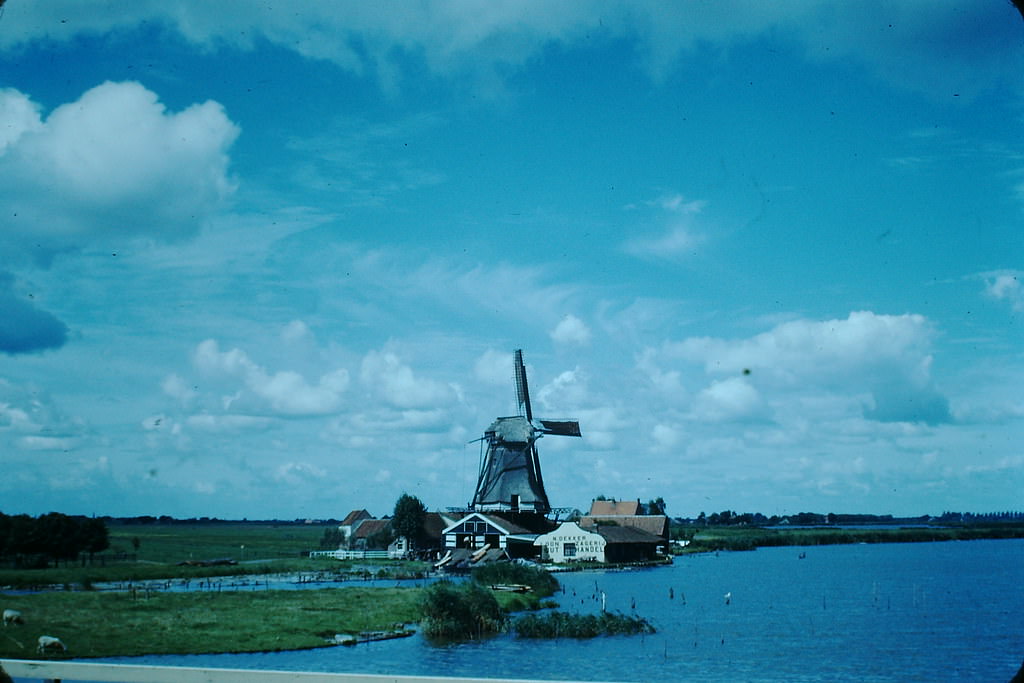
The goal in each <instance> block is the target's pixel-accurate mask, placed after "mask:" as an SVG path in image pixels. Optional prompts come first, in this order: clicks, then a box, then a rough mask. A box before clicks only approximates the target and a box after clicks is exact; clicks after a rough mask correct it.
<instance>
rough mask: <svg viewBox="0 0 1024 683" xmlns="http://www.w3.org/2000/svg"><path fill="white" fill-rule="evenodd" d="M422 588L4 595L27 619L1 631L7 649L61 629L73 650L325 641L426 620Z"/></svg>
mask: <svg viewBox="0 0 1024 683" xmlns="http://www.w3.org/2000/svg"><path fill="white" fill-rule="evenodd" d="M422 590H423V589H420V588H357V587H353V588H345V589H322V590H301V591H276V590H275V591H266V590H261V591H252V592H236V593H154V594H152V595H151V596H150V597H149V598H148V599H144V598H141V597H136V598H135V599H133V598H132V596H131V595H130V594H128V593H89V592H73V593H64V592H55V593H37V594H31V595H17V596H3V603H4V604H3V607H5V608H7V607H10V608H13V609H18V610H20V611H21V612H22V613H23V614H24V615H25V621H26V623H25V625H24V626H19V627H16V628H14V627H9V628H7V629H4V630H3V631H2V632H0V657H12V658H32V657H35V656H36V653H35V643H36V639H37V638H38V637H39V636H40V635H43V634H46V635H53V636H57V637H59V638H61V639H62V640H63V641H64V643H65V644H66V645H67V646H68V650H69V652H68V655H69V656H72V657H105V656H114V655H138V654H190V653H206V652H257V651H274V650H295V649H303V648H312V647H321V646H324V645H326V644H327V642H326V639H327V638H330V637H333V635H334V634H335V633H358V632H361V631H369V630H385V629H389V628H391V627H393V626H394V625H395V624H400V623H408V622H414V621H417V620H418V619H419V614H420V612H419V604H420V595H421V593H422Z"/></svg>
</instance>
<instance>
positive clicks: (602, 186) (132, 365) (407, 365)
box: [0, 0, 1024, 518]
mask: <svg viewBox="0 0 1024 683" xmlns="http://www.w3.org/2000/svg"><path fill="white" fill-rule="evenodd" d="M1021 73H1024V22H1022V21H1021V17H1020V15H1019V14H1018V13H1017V11H1016V10H1015V9H1014V8H1013V7H1012V6H1011V5H1010V4H1009V3H1007V2H1002V1H1000V0H991V1H990V2H965V3H942V4H940V5H936V4H935V3H931V2H923V1H922V2H900V3H873V2H864V3H842V4H836V3H831V2H820V3H819V2H811V1H810V0H808V1H807V2H800V3H784V4H783V5H781V6H770V5H768V4H765V3H759V2H751V3H745V2H739V3H736V2H723V3H674V4H671V5H669V4H666V3H660V2H631V3H616V2H586V3H584V2H571V1H567V2H559V3H548V2H508V3H486V2H480V3H477V2H465V3H431V2H424V3H396V4H393V5H387V6H380V5H377V4H367V3H333V2H322V3H321V2H309V3H303V4H302V7H301V8H298V9H296V8H292V7H289V8H287V9H284V8H283V7H280V6H276V5H270V4H267V3H262V2H243V1H242V0H239V1H238V2H232V3H228V4H221V3H205V2H189V1H186V2H181V3H161V2H149V1H146V0H135V1H132V2H99V3H88V4H82V3H79V2H72V1H70V0H68V1H64V2H62V1H58V0H47V1H42V0H40V1H38V2H28V1H27V0H9V2H7V3H6V4H5V5H4V7H3V15H2V16H0V173H2V175H3V178H4V179H5V180H4V182H3V184H2V186H0V457H2V458H3V468H4V476H3V477H0V510H3V511H4V512H8V513H13V512H27V513H31V514H39V513H43V512H47V511H50V510H58V511H63V512H68V513H82V514H94V513H95V514H113V515H138V514H170V515H175V516H218V517H230V518H241V517H248V518H270V517H279V518H305V517H314V518H323V517H340V516H343V515H344V514H345V513H346V512H347V511H348V510H350V509H353V508H360V507H366V508H368V509H370V511H371V512H374V513H376V514H384V513H386V512H388V511H390V509H391V508H392V506H393V503H394V501H395V499H396V498H397V497H398V496H399V495H400V494H401V493H402V492H409V493H412V494H414V495H417V496H419V497H420V498H421V499H422V500H423V501H424V502H425V503H426V504H427V505H428V506H429V507H431V508H444V507H446V506H457V505H463V504H465V503H466V502H468V500H469V499H470V498H471V497H472V493H473V487H474V484H475V481H476V470H477V464H478V457H479V446H478V444H475V443H470V442H471V441H472V440H474V439H477V438H478V437H479V436H480V435H481V434H482V431H483V429H484V428H485V427H486V426H487V425H488V424H489V423H490V421H491V420H492V419H493V418H494V417H496V416H498V415H506V414H510V413H512V412H514V394H513V389H512V381H511V374H512V369H511V357H512V350H513V349H515V348H522V349H523V350H524V355H525V359H526V362H527V367H528V372H529V376H530V381H531V387H532V390H533V394H534V405H535V413H536V414H537V415H540V416H545V417H576V418H579V420H580V423H581V428H582V431H583V435H584V438H583V439H581V440H577V439H564V438H563V439H560V438H557V437H549V438H546V439H544V440H543V441H542V442H541V444H540V452H541V462H542V468H543V472H544V477H545V481H546V483H547V488H548V494H549V497H550V498H551V501H552V504H553V505H556V506H567V507H581V508H585V507H586V506H587V505H589V502H590V500H591V498H593V497H594V496H597V495H599V494H603V495H607V496H613V497H618V498H643V499H645V500H646V499H648V498H652V497H656V496H663V497H664V498H665V500H666V501H667V503H668V508H669V512H670V513H671V514H673V515H680V516H696V515H697V514H698V513H699V512H701V511H706V512H708V513H710V512H712V511H719V510H723V509H733V510H737V511H751V512H753V511H760V512H764V513H766V514H785V513H793V512H798V511H804V510H813V511H818V512H875V513H891V514H897V515H905V514H906V515H909V514H915V515H916V514H926V513H935V514H937V513H940V512H942V511H944V510H971V511H977V512H983V511H994V510H1006V509H1020V508H1021V502H1022V500H1021V491H1024V450H1022V448H1024V447H1022V443H1024V399H1022V398H1021V392H1020V388H1019V387H1020V385H1021V383H1022V381H1024V356H1022V349H1024V345H1022V343H1021V342H1022V334H1021V329H1020V318H1021V314H1022V312H1024V290H1022V288H1021V281H1020V278H1021V275H1022V273H1024V240H1022V225H1024V135H1022V133H1024V97H1022V95H1024V81H1022V80H1021V79H1020V74H1021Z"/></svg>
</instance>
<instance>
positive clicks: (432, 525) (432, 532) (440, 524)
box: [423, 512, 448, 540]
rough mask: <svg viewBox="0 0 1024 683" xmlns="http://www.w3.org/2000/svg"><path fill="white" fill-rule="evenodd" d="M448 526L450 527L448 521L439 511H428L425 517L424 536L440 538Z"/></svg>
mask: <svg viewBox="0 0 1024 683" xmlns="http://www.w3.org/2000/svg"><path fill="white" fill-rule="evenodd" d="M446 528H448V523H447V522H445V521H444V517H442V516H441V513H439V512H428V513H427V514H426V516H424V518H423V536H424V537H426V538H432V539H435V540H437V539H440V538H441V537H442V536H444V530H445V529H446Z"/></svg>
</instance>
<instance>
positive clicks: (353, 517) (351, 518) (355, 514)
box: [341, 510, 373, 526]
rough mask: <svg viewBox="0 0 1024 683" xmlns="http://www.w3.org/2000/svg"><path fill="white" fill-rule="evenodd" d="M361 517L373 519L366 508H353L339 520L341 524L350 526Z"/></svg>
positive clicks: (361, 518)
mask: <svg viewBox="0 0 1024 683" xmlns="http://www.w3.org/2000/svg"><path fill="white" fill-rule="evenodd" d="M363 519H373V515H371V514H370V513H369V512H367V511H366V510H353V511H352V512H350V513H348V514H347V515H345V519H343V520H341V526H352V525H353V524H355V523H356V522H358V521H360V520H363Z"/></svg>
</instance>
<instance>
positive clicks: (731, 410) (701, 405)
mask: <svg viewBox="0 0 1024 683" xmlns="http://www.w3.org/2000/svg"><path fill="white" fill-rule="evenodd" d="M762 412H763V404H762V401H761V396H760V394H759V393H758V391H757V389H755V388H754V387H753V386H752V385H751V384H750V383H749V382H748V381H746V380H745V379H741V378H739V377H730V378H728V379H724V380H720V381H717V382H712V383H711V385H710V386H709V387H707V388H706V389H704V390H703V391H701V392H700V393H699V394H698V395H697V398H696V404H695V406H694V415H695V417H697V418H698V419H702V420H711V421H714V422H724V421H728V420H741V419H750V418H754V417H759V416H761V414H762Z"/></svg>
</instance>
